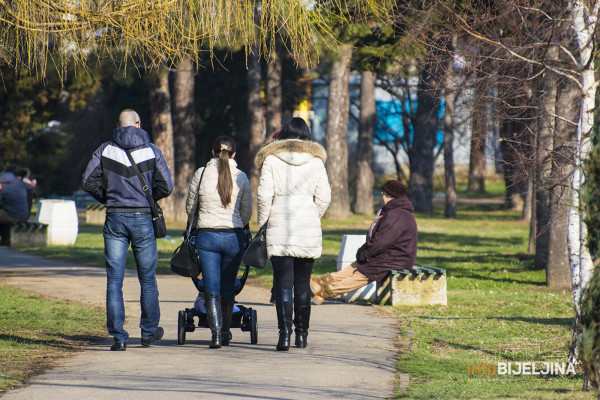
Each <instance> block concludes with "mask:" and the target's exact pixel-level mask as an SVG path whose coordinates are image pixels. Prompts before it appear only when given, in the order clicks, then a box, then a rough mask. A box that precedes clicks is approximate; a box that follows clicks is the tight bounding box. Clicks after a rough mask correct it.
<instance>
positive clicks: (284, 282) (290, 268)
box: [271, 256, 315, 295]
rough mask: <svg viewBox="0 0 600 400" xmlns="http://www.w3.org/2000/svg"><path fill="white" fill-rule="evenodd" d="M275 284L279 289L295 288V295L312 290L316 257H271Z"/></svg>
mask: <svg viewBox="0 0 600 400" xmlns="http://www.w3.org/2000/svg"><path fill="white" fill-rule="evenodd" d="M271 263H272V264H273V284H274V287H275V288H278V289H290V290H291V289H292V287H293V288H294V295H297V294H300V293H305V292H309V291H310V274H311V273H312V269H313V264H314V263H315V259H314V258H298V257H288V256H286V257H271Z"/></svg>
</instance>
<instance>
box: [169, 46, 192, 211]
mask: <svg viewBox="0 0 600 400" xmlns="http://www.w3.org/2000/svg"><path fill="white" fill-rule="evenodd" d="M194 120H195V110H194V66H193V63H192V60H191V59H190V58H188V57H186V58H184V59H183V60H181V62H180V63H179V65H178V67H177V70H176V71H174V72H173V132H174V134H173V136H174V142H175V171H176V174H175V181H174V182H175V189H174V190H173V195H172V197H174V199H173V201H174V203H175V214H174V217H175V220H177V221H186V220H187V213H186V211H185V201H186V199H187V193H188V188H189V186H190V182H191V181H192V176H193V175H194V172H195V171H196V135H195V131H194Z"/></svg>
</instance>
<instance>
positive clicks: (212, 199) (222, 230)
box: [186, 136, 252, 349]
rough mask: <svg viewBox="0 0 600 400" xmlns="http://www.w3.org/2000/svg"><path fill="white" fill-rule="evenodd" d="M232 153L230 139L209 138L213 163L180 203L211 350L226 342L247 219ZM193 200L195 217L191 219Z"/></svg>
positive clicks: (246, 193) (243, 182)
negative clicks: (191, 230) (197, 267)
mask: <svg viewBox="0 0 600 400" xmlns="http://www.w3.org/2000/svg"><path fill="white" fill-rule="evenodd" d="M235 152H236V144H235V141H234V140H233V138H231V137H229V136H219V137H218V138H216V139H215V141H214V142H213V147H212V156H213V158H212V159H211V160H210V161H209V162H208V164H206V167H204V168H199V169H198V170H197V171H196V172H195V173H194V176H193V178H192V182H191V183H190V187H189V190H188V197H187V202H186V210H187V214H188V224H193V226H194V227H195V228H196V249H197V250H198V257H199V258H200V261H201V263H202V277H203V279H204V302H205V307H206V318H207V320H208V325H209V328H210V330H211V334H212V335H211V341H210V345H209V347H210V348H211V349H218V348H220V347H221V346H222V345H223V346H228V345H229V343H230V341H231V331H230V328H231V317H232V314H233V308H234V296H235V279H236V277H237V273H238V270H239V268H240V263H241V261H242V257H243V255H244V249H245V241H244V227H245V226H246V225H248V223H249V222H250V218H251V217H252V189H251V188H250V181H249V180H248V177H247V176H246V174H245V173H244V172H242V171H240V170H239V169H238V168H237V163H236V162H235V160H234V159H233V158H234V157H235ZM203 172H204V175H202V174H203ZM201 177H202V178H201ZM200 179H202V181H200ZM199 182H200V188H198V183H199ZM196 199H198V212H197V214H196V215H191V212H192V210H193V208H194V204H195V202H196Z"/></svg>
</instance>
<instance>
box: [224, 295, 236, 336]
mask: <svg viewBox="0 0 600 400" xmlns="http://www.w3.org/2000/svg"><path fill="white" fill-rule="evenodd" d="M234 304H235V302H234V301H233V299H221V310H222V312H223V313H222V316H223V327H222V328H221V344H222V345H223V346H229V342H231V330H230V329H231V317H232V316H233V306H234Z"/></svg>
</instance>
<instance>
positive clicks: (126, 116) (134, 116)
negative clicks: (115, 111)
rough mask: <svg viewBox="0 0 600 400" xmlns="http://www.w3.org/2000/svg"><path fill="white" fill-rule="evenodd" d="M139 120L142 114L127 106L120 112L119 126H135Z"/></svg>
mask: <svg viewBox="0 0 600 400" xmlns="http://www.w3.org/2000/svg"><path fill="white" fill-rule="evenodd" d="M138 122H140V116H139V115H138V113H137V112H135V110H132V109H131V108H126V109H125V110H123V111H121V114H119V126H135V124H137V123H138Z"/></svg>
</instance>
